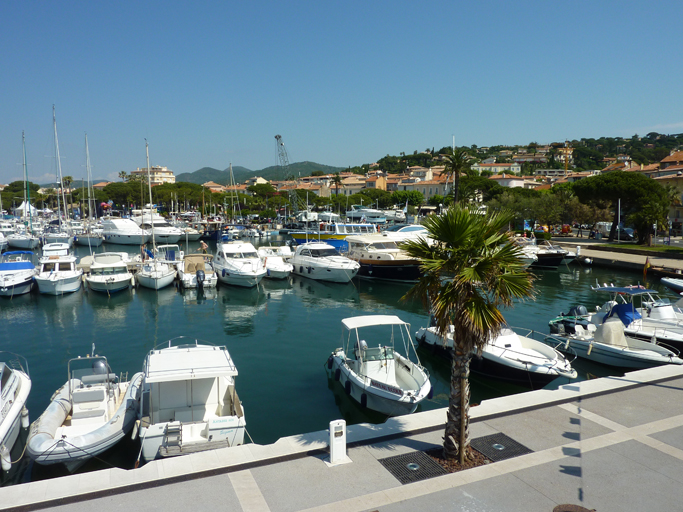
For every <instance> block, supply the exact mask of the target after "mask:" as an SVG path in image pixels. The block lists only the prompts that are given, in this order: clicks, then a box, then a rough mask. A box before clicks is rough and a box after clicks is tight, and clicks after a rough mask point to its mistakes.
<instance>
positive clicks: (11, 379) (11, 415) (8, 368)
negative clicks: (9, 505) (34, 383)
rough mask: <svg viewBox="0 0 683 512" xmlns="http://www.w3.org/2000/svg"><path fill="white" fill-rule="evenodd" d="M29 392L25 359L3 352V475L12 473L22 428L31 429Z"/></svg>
mask: <svg viewBox="0 0 683 512" xmlns="http://www.w3.org/2000/svg"><path fill="white" fill-rule="evenodd" d="M22 360H23V364H22ZM30 391H31V378H30V377H29V373H28V362H27V361H26V359H25V358H24V357H22V356H20V355H17V354H13V353H11V352H0V411H2V414H1V415H0V460H1V462H2V470H3V471H9V469H10V467H11V466H12V458H11V455H10V452H11V451H12V447H13V446H14V443H16V441H17V438H18V437H19V429H20V427H21V428H28V425H29V421H28V410H27V409H26V400H27V399H28V394H29V392H30Z"/></svg>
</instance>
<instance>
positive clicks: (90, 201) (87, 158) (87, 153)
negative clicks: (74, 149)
mask: <svg viewBox="0 0 683 512" xmlns="http://www.w3.org/2000/svg"><path fill="white" fill-rule="evenodd" d="M85 169H86V174H87V175H88V220H90V222H91V223H92V214H93V206H94V204H93V199H92V195H91V191H92V183H91V181H90V180H91V177H90V151H89V150H88V134H87V133H86V134H85ZM95 219H97V212H95Z"/></svg>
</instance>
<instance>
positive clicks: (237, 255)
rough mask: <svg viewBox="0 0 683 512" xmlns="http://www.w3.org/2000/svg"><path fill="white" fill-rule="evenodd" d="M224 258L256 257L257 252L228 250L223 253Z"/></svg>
mask: <svg viewBox="0 0 683 512" xmlns="http://www.w3.org/2000/svg"><path fill="white" fill-rule="evenodd" d="M225 257H226V258H234V259H236V260H241V259H245V260H246V259H249V258H258V254H256V253H255V252H230V253H226V255H225Z"/></svg>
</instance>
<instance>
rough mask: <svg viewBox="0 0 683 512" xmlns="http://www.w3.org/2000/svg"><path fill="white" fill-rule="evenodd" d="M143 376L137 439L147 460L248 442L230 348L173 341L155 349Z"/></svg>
mask: <svg viewBox="0 0 683 512" xmlns="http://www.w3.org/2000/svg"><path fill="white" fill-rule="evenodd" d="M143 372H144V378H143V380H142V399H141V401H140V408H139V412H138V420H139V421H138V422H137V424H136V429H135V430H134V432H133V435H134V436H136V435H137V436H139V437H140V439H141V444H142V448H141V453H142V459H143V460H144V461H150V460H154V459H156V458H161V457H173V456H176V455H185V454H188V453H194V452H199V451H204V450H212V449H215V448H226V447H229V446H238V445H241V444H243V443H244V432H245V430H246V421H245V418H244V410H243V409H242V404H241V402H240V399H239V397H238V396H237V391H236V390H235V377H236V376H237V368H236V367H235V363H234V362H233V360H232V358H231V357H230V353H229V352H228V349H227V348H226V347H224V346H222V347H218V346H213V345H210V344H208V343H205V342H201V343H200V341H198V340H192V339H188V338H185V337H179V338H175V339H172V340H169V341H168V342H167V343H164V344H162V345H158V346H157V347H154V349H153V350H152V351H151V352H150V353H149V354H148V355H147V357H146V359H145V363H144V366H143Z"/></svg>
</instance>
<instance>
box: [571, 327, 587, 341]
mask: <svg viewBox="0 0 683 512" xmlns="http://www.w3.org/2000/svg"><path fill="white" fill-rule="evenodd" d="M574 332H575V333H576V337H577V338H585V337H586V334H588V331H587V330H586V329H584V328H583V325H575V326H574Z"/></svg>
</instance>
